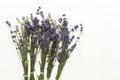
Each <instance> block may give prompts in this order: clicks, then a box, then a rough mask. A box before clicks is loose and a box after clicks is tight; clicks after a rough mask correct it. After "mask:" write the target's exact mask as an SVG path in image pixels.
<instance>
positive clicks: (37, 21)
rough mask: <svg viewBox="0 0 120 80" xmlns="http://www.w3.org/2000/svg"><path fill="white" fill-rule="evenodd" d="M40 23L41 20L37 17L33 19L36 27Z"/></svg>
mask: <svg viewBox="0 0 120 80" xmlns="http://www.w3.org/2000/svg"><path fill="white" fill-rule="evenodd" d="M39 21H40V20H39V19H38V18H37V17H34V19H33V24H35V25H36V24H38V23H39Z"/></svg>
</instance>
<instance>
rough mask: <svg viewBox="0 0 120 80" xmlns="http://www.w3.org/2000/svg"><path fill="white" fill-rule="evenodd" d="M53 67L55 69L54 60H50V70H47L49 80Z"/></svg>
mask: <svg viewBox="0 0 120 80" xmlns="http://www.w3.org/2000/svg"><path fill="white" fill-rule="evenodd" d="M53 67H54V65H53V60H50V62H49V63H48V68H47V79H50V77H51V73H52V70H53Z"/></svg>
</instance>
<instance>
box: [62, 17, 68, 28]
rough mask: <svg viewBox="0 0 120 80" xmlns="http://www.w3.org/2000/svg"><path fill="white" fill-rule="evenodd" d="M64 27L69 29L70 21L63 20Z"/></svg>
mask: <svg viewBox="0 0 120 80" xmlns="http://www.w3.org/2000/svg"><path fill="white" fill-rule="evenodd" d="M62 26H63V27H67V26H68V21H67V19H66V18H64V19H63V24H62Z"/></svg>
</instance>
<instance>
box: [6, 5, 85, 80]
mask: <svg viewBox="0 0 120 80" xmlns="http://www.w3.org/2000/svg"><path fill="white" fill-rule="evenodd" d="M36 14H37V15H36V16H35V17H33V14H31V15H30V17H22V20H19V19H18V18H16V20H17V21H18V24H19V25H16V26H15V27H14V26H12V25H11V23H10V22H9V21H6V23H7V24H8V26H9V28H10V33H11V37H12V40H13V42H14V44H15V47H16V50H17V51H18V54H19V57H20V60H21V63H22V66H23V70H24V80H45V79H47V80H50V78H51V74H52V71H53V69H54V66H55V62H56V60H57V61H58V63H59V64H58V68H57V74H56V77H55V79H56V80H59V79H60V76H61V73H62V71H63V68H64V66H65V64H66V62H67V60H68V58H69V56H70V54H71V53H72V52H73V50H74V49H75V47H76V43H77V41H78V40H79V38H80V34H81V32H82V31H83V26H82V24H80V26H79V25H75V26H74V27H72V28H71V29H70V27H68V21H67V18H66V15H65V14H63V16H62V17H61V18H58V22H56V20H54V19H52V17H51V14H50V13H49V14H48V17H45V16H44V14H43V11H41V8H40V7H38V9H37V12H36ZM40 17H41V19H39V18H40ZM76 31H79V35H78V36H75V35H74V32H76ZM38 54H40V59H39V64H40V73H39V74H38V77H37V78H35V76H36V75H35V73H34V72H35V65H36V63H38V62H36V58H37V57H38ZM28 57H30V58H28ZM46 65H47V68H46V69H45V66H46ZM29 66H30V68H29ZM36 70H37V69H36ZM45 71H47V74H46V78H45ZM29 72H30V73H29Z"/></svg>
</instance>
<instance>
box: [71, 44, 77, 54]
mask: <svg viewBox="0 0 120 80" xmlns="http://www.w3.org/2000/svg"><path fill="white" fill-rule="evenodd" d="M75 47H76V44H73V45H72V47H71V52H72V51H73V50H74V49H75Z"/></svg>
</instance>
